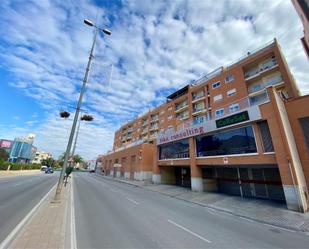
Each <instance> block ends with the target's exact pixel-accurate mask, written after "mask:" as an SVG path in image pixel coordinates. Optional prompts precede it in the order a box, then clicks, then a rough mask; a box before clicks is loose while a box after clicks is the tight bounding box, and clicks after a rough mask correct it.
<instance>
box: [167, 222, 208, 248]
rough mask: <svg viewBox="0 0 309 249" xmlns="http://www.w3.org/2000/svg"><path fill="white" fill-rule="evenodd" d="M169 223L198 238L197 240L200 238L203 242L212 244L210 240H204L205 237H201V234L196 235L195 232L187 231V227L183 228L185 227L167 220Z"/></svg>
mask: <svg viewBox="0 0 309 249" xmlns="http://www.w3.org/2000/svg"><path fill="white" fill-rule="evenodd" d="M167 221H168V222H169V223H171V224H173V225H174V226H176V227H178V228H180V229H182V230H184V231H186V232H188V233H190V234H192V235H193V236H195V237H197V238H199V239H201V240H203V241H205V242H207V243H211V241H210V240H208V239H206V238H204V237H203V236H201V235H199V234H197V233H195V232H192V231H191V230H189V229H187V228H185V227H183V226H181V225H179V224H177V223H176V222H174V221H172V220H167Z"/></svg>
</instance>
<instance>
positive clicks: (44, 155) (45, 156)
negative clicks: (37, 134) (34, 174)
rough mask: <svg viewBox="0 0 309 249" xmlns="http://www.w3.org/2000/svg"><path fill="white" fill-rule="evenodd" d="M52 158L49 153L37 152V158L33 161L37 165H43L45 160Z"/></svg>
mask: <svg viewBox="0 0 309 249" xmlns="http://www.w3.org/2000/svg"><path fill="white" fill-rule="evenodd" d="M49 158H52V155H51V154H50V153H48V152H44V151H37V152H36V153H35V157H34V159H33V160H32V163H37V164H41V163H42V161H43V160H46V159H49Z"/></svg>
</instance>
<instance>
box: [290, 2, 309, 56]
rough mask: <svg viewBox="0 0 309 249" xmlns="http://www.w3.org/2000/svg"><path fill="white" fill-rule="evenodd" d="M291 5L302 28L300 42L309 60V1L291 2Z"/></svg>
mask: <svg viewBox="0 0 309 249" xmlns="http://www.w3.org/2000/svg"><path fill="white" fill-rule="evenodd" d="M292 3H293V5H294V7H295V9H296V11H297V13H298V15H299V17H300V19H301V21H302V23H303V26H304V37H303V38H301V39H300V40H301V42H302V44H303V47H304V49H305V52H306V54H307V57H308V59H309V0H292Z"/></svg>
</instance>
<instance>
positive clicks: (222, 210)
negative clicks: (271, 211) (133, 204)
mask: <svg viewBox="0 0 309 249" xmlns="http://www.w3.org/2000/svg"><path fill="white" fill-rule="evenodd" d="M98 176H101V177H103V178H104V179H107V180H110V181H117V182H121V183H125V184H128V185H131V186H135V187H139V188H143V189H146V190H149V191H152V192H156V193H160V194H162V195H165V196H169V197H171V198H175V199H177V200H182V201H185V202H188V203H194V204H197V205H199V206H202V207H206V208H208V209H212V210H215V211H218V212H222V213H225V214H229V215H233V216H235V217H238V218H242V219H247V220H250V221H253V222H256V223H259V224H263V225H267V226H271V227H275V228H278V229H281V230H286V231H289V232H294V233H295V232H300V233H303V234H305V235H307V236H309V231H307V230H303V229H297V228H294V227H290V226H284V225H278V224H274V223H271V222H266V221H262V220H259V219H256V218H252V217H250V216H245V215H241V214H236V213H234V212H232V211H228V210H225V209H221V208H217V207H213V206H210V205H207V204H204V203H200V202H195V201H190V200H187V199H183V198H179V197H177V195H170V194H166V193H164V192H160V191H157V190H153V189H149V188H147V187H146V186H147V185H136V184H134V183H130V182H127V181H122V180H120V179H117V178H110V177H109V176H102V175H98Z"/></svg>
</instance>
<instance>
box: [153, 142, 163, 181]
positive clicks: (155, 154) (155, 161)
mask: <svg viewBox="0 0 309 249" xmlns="http://www.w3.org/2000/svg"><path fill="white" fill-rule="evenodd" d="M152 182H153V183H154V184H160V183H161V171H160V167H159V165H158V146H157V144H155V149H154V152H153V165H152Z"/></svg>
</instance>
